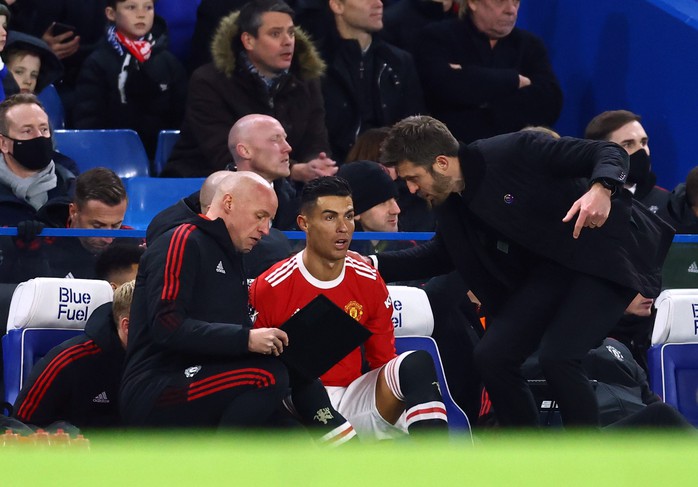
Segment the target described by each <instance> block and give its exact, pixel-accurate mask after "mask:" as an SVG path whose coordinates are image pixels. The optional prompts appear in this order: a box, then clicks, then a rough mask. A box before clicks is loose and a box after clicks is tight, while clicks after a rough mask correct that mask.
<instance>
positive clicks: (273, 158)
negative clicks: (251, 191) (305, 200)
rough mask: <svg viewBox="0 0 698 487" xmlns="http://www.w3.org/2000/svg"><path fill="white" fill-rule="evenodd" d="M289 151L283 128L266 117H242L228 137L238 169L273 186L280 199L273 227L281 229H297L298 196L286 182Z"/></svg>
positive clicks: (274, 120)
mask: <svg viewBox="0 0 698 487" xmlns="http://www.w3.org/2000/svg"><path fill="white" fill-rule="evenodd" d="M292 149H293V148H292V147H291V146H290V145H289V143H288V141H287V140H286V131H285V130H284V128H283V127H282V126H281V124H280V123H279V121H278V120H276V119H275V118H273V117H270V116H268V115H260V114H251V115H245V116H244V117H242V118H240V119H239V120H238V121H237V122H235V124H234V125H233V127H232V128H231V129H230V133H229V134H228V150H229V151H230V153H231V154H232V156H233V161H235V166H236V168H237V170H238V171H252V172H255V173H257V174H259V175H260V176H262V177H263V178H264V179H266V180H267V181H268V182H269V184H271V185H272V186H273V188H274V192H275V193H276V197H277V199H278V200H279V210H278V211H277V212H276V217H275V218H274V223H273V225H274V227H276V228H278V229H280V230H295V229H296V215H298V197H297V195H296V189H295V187H294V186H293V185H292V184H291V183H289V181H288V180H287V179H286V178H288V177H289V175H290V174H291V161H290V153H291V150H292Z"/></svg>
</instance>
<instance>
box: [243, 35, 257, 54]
mask: <svg viewBox="0 0 698 487" xmlns="http://www.w3.org/2000/svg"><path fill="white" fill-rule="evenodd" d="M240 41H241V42H242V47H244V48H245V50H246V51H253V50H254V46H255V43H256V41H257V39H255V38H254V36H253V35H252V34H250V33H249V32H243V33H242V34H240Z"/></svg>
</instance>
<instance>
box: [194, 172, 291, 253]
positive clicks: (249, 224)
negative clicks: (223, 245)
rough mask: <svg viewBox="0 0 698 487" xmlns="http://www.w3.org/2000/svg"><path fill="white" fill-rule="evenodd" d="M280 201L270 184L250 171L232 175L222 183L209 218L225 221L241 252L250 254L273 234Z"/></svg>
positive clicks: (215, 196) (229, 174)
mask: <svg viewBox="0 0 698 487" xmlns="http://www.w3.org/2000/svg"><path fill="white" fill-rule="evenodd" d="M277 207H278V200H277V199H276V193H274V190H273V189H272V188H271V187H270V186H269V183H268V182H267V181H266V180H265V179H264V178H263V177H261V176H259V175H258V174H255V173H253V172H248V171H239V172H233V173H231V172H229V173H228V174H227V175H226V176H225V177H224V178H223V179H222V180H221V181H220V182H219V183H218V186H217V188H216V192H215V194H214V196H213V201H212V203H211V207H210V208H209V210H208V212H207V213H206V216H207V217H208V218H210V219H211V220H215V219H217V218H221V219H222V220H223V221H224V222H225V226H226V228H227V229H228V233H229V234H230V239H231V240H232V242H233V245H235V248H236V249H237V251H238V252H249V251H250V250H252V247H254V246H255V245H256V244H257V242H259V240H260V239H261V238H262V237H263V236H264V235H268V234H269V228H270V227H271V221H272V219H273V218H274V216H275V215H276V209H277Z"/></svg>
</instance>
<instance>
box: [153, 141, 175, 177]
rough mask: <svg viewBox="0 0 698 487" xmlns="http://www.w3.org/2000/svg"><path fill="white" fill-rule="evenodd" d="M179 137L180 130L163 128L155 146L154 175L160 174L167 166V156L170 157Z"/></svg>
mask: <svg viewBox="0 0 698 487" xmlns="http://www.w3.org/2000/svg"><path fill="white" fill-rule="evenodd" d="M177 139H179V130H161V131H160V133H159V134H158V144H157V147H156V148H155V160H154V161H153V170H152V171H151V175H152V176H158V175H159V174H160V172H162V168H163V167H165V163H166V162H167V158H168V157H170V153H171V152H172V148H173V147H174V145H175V143H176V142H177Z"/></svg>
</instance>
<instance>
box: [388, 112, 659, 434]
mask: <svg viewBox="0 0 698 487" xmlns="http://www.w3.org/2000/svg"><path fill="white" fill-rule="evenodd" d="M381 158H382V160H383V162H384V163H385V164H387V165H394V166H396V169H397V172H398V175H399V176H400V177H402V178H404V179H405V181H406V182H407V185H408V187H409V188H410V190H411V191H413V192H417V193H418V194H419V195H420V196H422V197H423V198H425V199H427V200H428V201H430V202H431V203H432V205H434V206H435V207H436V209H437V218H438V226H437V230H436V235H435V237H434V239H432V240H431V241H429V242H428V243H426V244H423V245H420V246H418V247H415V248H413V249H406V250H401V251H396V252H382V253H380V254H377V256H376V257H375V258H376V259H377V265H378V268H379V269H380V270H381V273H382V275H383V276H384V278H385V279H387V280H388V281H394V280H399V279H418V278H424V277H428V276H432V275H435V274H443V273H445V272H449V271H451V270H458V271H459V273H460V274H461V276H462V277H463V281H464V282H465V283H467V285H468V287H469V288H470V290H471V291H473V292H474V294H475V295H476V296H477V297H478V298H479V300H480V301H481V302H482V304H483V305H484V306H485V307H486V308H487V309H488V312H489V314H490V316H491V319H490V320H489V322H488V326H487V331H486V332H485V334H484V336H483V338H482V340H480V342H479V343H478V345H477V346H476V348H475V356H474V358H475V364H476V366H477V368H478V370H479V372H480V374H481V375H482V380H483V383H484V385H485V387H486V388H487V391H488V392H489V395H490V398H491V400H492V405H493V406H494V409H495V411H496V414H497V417H498V420H499V422H500V423H501V424H502V425H505V426H519V427H522V426H534V425H537V424H538V421H539V419H538V408H537V407H536V404H535V402H534V400H533V396H532V394H531V390H530V388H529V387H528V384H527V383H526V381H525V380H524V378H523V377H522V375H521V373H520V369H519V368H520V365H521V363H523V361H524V360H525V359H526V358H527V357H528V356H529V355H531V354H532V353H533V352H534V351H535V350H536V349H537V348H538V347H539V346H540V347H541V355H540V357H541V359H540V360H541V366H542V367H543V372H544V374H545V376H546V379H547V381H548V384H549V385H550V387H551V389H552V391H553V395H554V397H555V399H556V400H557V401H558V403H559V405H560V411H561V414H562V419H563V421H564V423H565V425H566V426H568V427H569V426H588V427H593V426H597V425H598V421H599V412H598V405H597V403H596V398H595V396H594V391H593V390H592V389H591V387H590V385H589V382H588V380H587V378H586V376H585V375H584V373H583V371H582V369H581V366H580V360H581V359H582V358H583V356H584V355H585V354H586V353H587V351H588V350H589V349H590V348H592V347H593V346H595V345H596V344H597V343H598V342H599V341H600V340H602V339H603V338H604V337H605V336H606V334H607V333H608V331H609V330H610V329H611V328H612V327H613V325H614V324H615V322H616V321H617V320H618V319H619V318H620V316H621V315H622V313H623V311H624V310H625V308H626V307H627V306H628V304H629V303H630V302H631V301H632V299H633V298H634V297H635V295H636V294H637V293H638V292H640V293H642V294H643V295H645V296H656V295H657V294H658V293H659V290H660V280H661V266H662V263H663V260H664V257H665V256H666V253H667V251H668V249H669V246H670V245H671V241H672V238H673V231H672V229H671V228H670V227H669V226H668V225H666V224H665V223H664V222H663V221H662V220H661V219H660V218H658V217H656V216H655V215H653V214H652V213H651V212H649V211H648V210H647V209H646V208H644V207H643V206H642V205H639V204H632V199H631V198H630V197H629V195H627V194H626V192H624V191H620V190H618V188H619V186H620V185H622V184H623V183H624V182H625V178H626V176H627V172H628V166H627V164H628V163H627V153H626V152H625V151H624V150H623V149H621V148H620V147H618V146H617V145H615V144H611V143H607V142H599V141H588V140H579V139H572V138H565V137H563V138H561V139H554V138H553V137H550V136H549V135H546V134H541V133H538V132H535V131H522V132H517V133H512V134H507V135H500V136H497V137H493V138H491V139H486V140H480V141H477V142H474V143H472V144H470V145H467V146H465V145H460V146H459V144H458V142H457V140H456V139H455V138H454V137H453V135H452V134H451V133H450V131H449V130H448V129H447V128H446V126H445V125H444V124H443V123H441V122H439V121H438V120H435V119H433V118H431V117H410V118H407V119H405V120H403V121H401V122H399V123H397V124H396V125H395V126H393V128H392V129H391V132H390V134H389V135H388V138H387V139H386V140H385V142H384V143H383V146H382V153H381ZM583 178H587V179H583ZM551 188H552V190H551ZM612 196H613V197H612ZM584 228H587V229H588V230H584ZM541 235H545V236H546V237H545V238H541Z"/></svg>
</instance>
